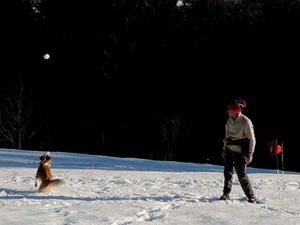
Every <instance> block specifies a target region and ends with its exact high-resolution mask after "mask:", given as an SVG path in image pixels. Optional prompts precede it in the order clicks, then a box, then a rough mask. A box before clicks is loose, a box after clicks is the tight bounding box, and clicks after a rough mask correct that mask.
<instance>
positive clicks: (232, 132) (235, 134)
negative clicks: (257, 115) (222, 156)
mask: <svg viewBox="0 0 300 225" xmlns="http://www.w3.org/2000/svg"><path fill="white" fill-rule="evenodd" d="M227 138H231V139H232V140H239V139H243V138H248V139H249V153H250V154H253V152H254V149H255V145H256V139H255V134H254V127H253V124H252V122H251V120H250V119H249V118H248V117H247V116H245V115H244V114H242V113H239V115H238V117H237V118H236V119H235V120H233V119H232V118H231V117H229V118H228V120H227V122H226V124H225V139H227ZM225 148H228V149H229V150H231V151H234V152H239V153H241V152H242V148H241V146H239V145H226V144H224V146H223V149H225Z"/></svg>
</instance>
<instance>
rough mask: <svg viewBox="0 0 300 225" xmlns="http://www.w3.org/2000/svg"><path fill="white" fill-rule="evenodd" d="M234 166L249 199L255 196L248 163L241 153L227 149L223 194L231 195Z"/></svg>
mask: <svg viewBox="0 0 300 225" xmlns="http://www.w3.org/2000/svg"><path fill="white" fill-rule="evenodd" d="M233 168H235V171H236V173H237V176H238V179H239V182H240V184H241V186H242V189H243V191H244V193H245V195H246V196H247V198H248V199H250V198H254V193H253V190H252V187H251V183H250V180H249V177H248V175H247V164H246V162H245V159H244V158H243V156H242V154H241V153H237V152H233V151H230V150H228V149H226V158H225V160H224V189H223V194H224V195H229V193H230V192H231V189H232V180H233Z"/></svg>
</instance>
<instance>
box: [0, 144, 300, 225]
mask: <svg viewBox="0 0 300 225" xmlns="http://www.w3.org/2000/svg"><path fill="white" fill-rule="evenodd" d="M45 152H46V151H45ZM43 153H44V152H42V151H29V150H15V149H0V224H1V225H15V224H16V225H23V224H24V225H25V224H26V225H71V224H82V225H91V224H97V225H98V224H100V225H133V224H149V225H150V224H151V225H162V224H174V225H187V224H193V225H199V224H200V225H201V224H203V225H204V224H205V225H246V224H249V225H256V224H259V225H282V224H291V225H300V174H299V173H293V172H282V171H276V170H265V169H258V168H251V164H250V165H249V168H248V172H249V177H250V180H251V182H252V186H253V189H254V192H255V194H256V195H257V197H258V198H259V199H260V200H261V203H260V204H251V203H248V202H247V199H246V197H245V195H244V193H243V191H242V189H241V186H240V184H239V182H238V179H237V177H236V175H234V185H233V189H232V192H231V200H228V201H220V200H218V198H219V196H220V195H221V194H222V189H223V166H217V165H210V164H197V163H182V162H168V161H154V160H144V159H135V158H118V157H107V156H99V155H88V154H78V153H65V152H58V151H57V152H51V155H52V173H53V176H54V178H60V179H63V180H64V181H65V184H64V185H63V186H60V187H57V188H56V189H54V190H52V191H51V192H50V193H38V192H37V187H35V186H34V181H35V174H36V170H37V167H38V162H39V156H40V155H41V154H43ZM270 160H272V159H270Z"/></svg>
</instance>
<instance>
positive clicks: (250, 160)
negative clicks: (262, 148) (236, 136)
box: [243, 154, 253, 165]
mask: <svg viewBox="0 0 300 225" xmlns="http://www.w3.org/2000/svg"><path fill="white" fill-rule="evenodd" d="M243 157H244V159H245V163H246V164H247V165H248V164H249V163H251V162H252V159H253V156H252V154H249V155H247V156H243Z"/></svg>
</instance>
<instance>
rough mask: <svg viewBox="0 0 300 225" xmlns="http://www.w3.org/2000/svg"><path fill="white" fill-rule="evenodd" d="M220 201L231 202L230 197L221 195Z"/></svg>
mask: <svg viewBox="0 0 300 225" xmlns="http://www.w3.org/2000/svg"><path fill="white" fill-rule="evenodd" d="M219 200H230V197H229V195H221V196H220V198H219Z"/></svg>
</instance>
